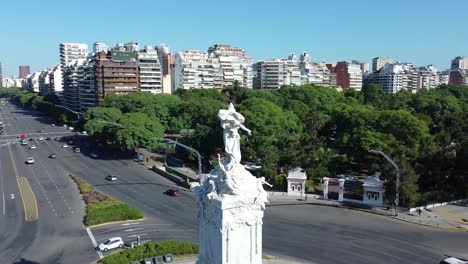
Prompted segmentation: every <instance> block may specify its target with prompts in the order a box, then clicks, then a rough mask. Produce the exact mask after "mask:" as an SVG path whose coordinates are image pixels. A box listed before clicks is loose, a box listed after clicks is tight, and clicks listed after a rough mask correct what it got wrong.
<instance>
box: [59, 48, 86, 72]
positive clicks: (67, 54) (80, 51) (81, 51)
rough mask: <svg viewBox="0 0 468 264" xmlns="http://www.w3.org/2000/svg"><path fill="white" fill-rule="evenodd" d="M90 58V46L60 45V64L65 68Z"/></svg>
mask: <svg viewBox="0 0 468 264" xmlns="http://www.w3.org/2000/svg"><path fill="white" fill-rule="evenodd" d="M87 57H88V45H87V44H84V43H60V64H61V65H62V66H63V67H65V66H68V65H71V64H72V63H73V62H74V61H76V60H79V59H86V58H87Z"/></svg>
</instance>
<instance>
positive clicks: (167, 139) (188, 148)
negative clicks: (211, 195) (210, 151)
mask: <svg viewBox="0 0 468 264" xmlns="http://www.w3.org/2000/svg"><path fill="white" fill-rule="evenodd" d="M93 121H94V122H98V123H103V124H109V125H113V126H117V127H120V128H126V127H125V126H124V125H121V124H119V123H115V122H109V121H104V120H93ZM149 140H156V141H162V142H163V143H164V142H169V143H173V144H176V145H177V146H180V147H183V148H185V149H186V150H188V151H191V152H193V153H195V154H196V155H197V157H198V180H199V181H200V183H201V182H202V165H201V155H200V152H198V150H196V149H194V148H192V147H189V146H187V145H184V144H182V143H180V142H177V141H175V140H172V139H169V138H159V137H152V138H149Z"/></svg>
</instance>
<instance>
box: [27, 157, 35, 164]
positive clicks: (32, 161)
mask: <svg viewBox="0 0 468 264" xmlns="http://www.w3.org/2000/svg"><path fill="white" fill-rule="evenodd" d="M26 163H27V164H33V163H34V158H33V157H29V158H28V160H27V161H26Z"/></svg>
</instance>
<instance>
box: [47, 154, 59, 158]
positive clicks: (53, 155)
mask: <svg viewBox="0 0 468 264" xmlns="http://www.w3.org/2000/svg"><path fill="white" fill-rule="evenodd" d="M56 157H57V156H55V154H50V155H49V159H55V158H56Z"/></svg>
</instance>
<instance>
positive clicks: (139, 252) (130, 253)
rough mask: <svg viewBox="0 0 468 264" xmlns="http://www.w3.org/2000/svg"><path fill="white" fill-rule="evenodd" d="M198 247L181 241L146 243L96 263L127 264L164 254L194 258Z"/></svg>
mask: <svg viewBox="0 0 468 264" xmlns="http://www.w3.org/2000/svg"><path fill="white" fill-rule="evenodd" d="M198 252H199V247H198V244H197V243H194V242H182V241H161V242H157V243H156V242H148V243H145V244H143V245H141V246H136V247H135V248H130V249H125V250H121V251H119V252H116V253H114V254H111V255H109V256H107V257H105V258H103V259H101V260H99V261H98V262H97V263H99V264H128V263H130V262H131V261H142V260H143V259H144V258H150V257H155V256H161V255H165V254H168V253H170V254H174V255H176V256H184V255H189V256H194V257H195V256H196V255H195V254H198Z"/></svg>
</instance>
